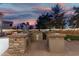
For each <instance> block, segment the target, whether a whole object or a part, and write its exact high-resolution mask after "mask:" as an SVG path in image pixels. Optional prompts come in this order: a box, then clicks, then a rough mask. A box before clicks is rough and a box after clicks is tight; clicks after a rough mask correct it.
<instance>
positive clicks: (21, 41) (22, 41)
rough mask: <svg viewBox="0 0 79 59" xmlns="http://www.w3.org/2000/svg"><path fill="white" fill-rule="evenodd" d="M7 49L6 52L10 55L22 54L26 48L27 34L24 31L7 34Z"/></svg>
mask: <svg viewBox="0 0 79 59" xmlns="http://www.w3.org/2000/svg"><path fill="white" fill-rule="evenodd" d="M8 37H9V49H8V53H9V54H10V55H15V56H18V55H24V53H25V51H26V48H27V40H28V34H27V33H26V34H24V33H19V34H18V33H16V34H12V35H9V36H8Z"/></svg>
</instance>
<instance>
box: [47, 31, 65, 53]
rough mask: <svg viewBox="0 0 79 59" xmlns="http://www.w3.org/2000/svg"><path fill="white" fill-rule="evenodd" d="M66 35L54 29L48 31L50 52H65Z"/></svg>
mask: <svg viewBox="0 0 79 59" xmlns="http://www.w3.org/2000/svg"><path fill="white" fill-rule="evenodd" d="M64 36H65V35H64V34H60V33H54V32H52V31H49V32H47V40H48V49H49V51H50V52H53V53H62V52H65V46H64Z"/></svg>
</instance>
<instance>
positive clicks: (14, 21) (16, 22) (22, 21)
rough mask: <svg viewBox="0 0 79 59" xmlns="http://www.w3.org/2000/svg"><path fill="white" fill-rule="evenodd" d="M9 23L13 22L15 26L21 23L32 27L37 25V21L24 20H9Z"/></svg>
mask: <svg viewBox="0 0 79 59" xmlns="http://www.w3.org/2000/svg"><path fill="white" fill-rule="evenodd" d="M7 21H12V22H13V26H15V25H17V24H19V23H26V22H29V24H30V25H35V24H36V23H37V22H36V19H22V20H19V19H14V20H7Z"/></svg>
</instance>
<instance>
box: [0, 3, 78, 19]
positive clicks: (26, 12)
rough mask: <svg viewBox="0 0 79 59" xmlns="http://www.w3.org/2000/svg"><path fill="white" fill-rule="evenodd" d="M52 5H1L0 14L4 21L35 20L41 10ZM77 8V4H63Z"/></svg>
mask: <svg viewBox="0 0 79 59" xmlns="http://www.w3.org/2000/svg"><path fill="white" fill-rule="evenodd" d="M53 6H54V4H53V3H1V4H0V12H3V13H4V14H5V15H4V18H5V19H30V18H33V19H36V18H37V17H38V16H39V15H40V14H41V13H42V12H43V11H45V10H42V8H43V9H46V8H51V7H53ZM72 6H79V4H77V3H70V4H64V7H72Z"/></svg>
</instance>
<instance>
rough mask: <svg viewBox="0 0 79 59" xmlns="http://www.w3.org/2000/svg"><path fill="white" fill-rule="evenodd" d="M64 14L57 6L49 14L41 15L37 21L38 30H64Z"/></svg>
mask: <svg viewBox="0 0 79 59" xmlns="http://www.w3.org/2000/svg"><path fill="white" fill-rule="evenodd" d="M63 19H64V12H63V11H62V9H61V7H60V5H59V4H56V6H55V7H53V8H52V11H51V12H48V13H46V14H42V15H41V16H39V18H38V20H37V28H38V29H46V28H47V29H48V28H53V27H55V28H64V20H63Z"/></svg>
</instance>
